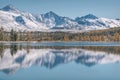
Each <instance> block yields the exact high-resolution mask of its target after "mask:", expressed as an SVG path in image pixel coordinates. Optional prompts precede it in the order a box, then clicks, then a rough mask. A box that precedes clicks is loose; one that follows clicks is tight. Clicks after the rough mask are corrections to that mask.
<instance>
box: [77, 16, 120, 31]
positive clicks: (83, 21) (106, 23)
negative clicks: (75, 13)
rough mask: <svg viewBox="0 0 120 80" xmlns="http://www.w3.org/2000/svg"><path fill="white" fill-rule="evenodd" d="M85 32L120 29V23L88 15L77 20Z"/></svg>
mask: <svg viewBox="0 0 120 80" xmlns="http://www.w3.org/2000/svg"><path fill="white" fill-rule="evenodd" d="M75 20H76V21H77V22H78V23H79V24H80V25H82V26H84V29H85V30H97V29H107V28H113V27H119V26H120V21H119V20H115V19H107V18H98V17H96V16H95V15H93V14H88V15H86V16H83V17H77V18H76V19H75Z"/></svg>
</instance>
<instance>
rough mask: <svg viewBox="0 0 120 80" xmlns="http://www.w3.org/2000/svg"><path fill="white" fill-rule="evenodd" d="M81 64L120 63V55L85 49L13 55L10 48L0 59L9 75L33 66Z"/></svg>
mask: <svg viewBox="0 0 120 80" xmlns="http://www.w3.org/2000/svg"><path fill="white" fill-rule="evenodd" d="M72 61H74V62H76V63H81V64H84V65H86V66H93V65H97V64H108V63H116V62H120V55H117V54H112V53H107V52H99V51H91V50H85V49H76V48H71V49H60V50H58V49H30V50H29V53H28V52H27V50H25V49H22V50H18V51H17V52H16V53H14V54H13V55H11V51H10V49H9V48H7V49H5V50H4V53H3V56H2V58H1V57H0V70H1V71H3V72H4V71H6V72H7V74H9V73H11V72H14V71H16V70H18V69H20V68H27V67H31V66H33V65H36V66H44V67H47V68H54V67H55V66H57V65H59V64H65V63H70V62H72Z"/></svg>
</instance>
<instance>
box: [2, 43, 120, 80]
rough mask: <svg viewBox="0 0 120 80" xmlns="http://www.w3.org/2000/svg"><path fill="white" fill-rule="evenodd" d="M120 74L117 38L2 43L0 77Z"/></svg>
mask: <svg viewBox="0 0 120 80" xmlns="http://www.w3.org/2000/svg"><path fill="white" fill-rule="evenodd" d="M87 44H88V45H87ZM119 75H120V46H119V43H117V42H116V43H113V42H112V43H102V42H101V43H93V42H92V43H88V42H72V43H68V42H67V43H65V42H52V43H49V42H43V43H19V44H18V43H11V44H9V43H5V44H2V43H1V44H0V80H120V76H119Z"/></svg>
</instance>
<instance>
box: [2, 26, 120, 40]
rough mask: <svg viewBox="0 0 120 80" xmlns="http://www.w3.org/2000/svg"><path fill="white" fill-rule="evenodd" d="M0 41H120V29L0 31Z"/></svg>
mask: <svg viewBox="0 0 120 80" xmlns="http://www.w3.org/2000/svg"><path fill="white" fill-rule="evenodd" d="M0 41H120V28H119V27H117V28H111V29H104V30H93V31H87V32H76V33H72V32H61V31H56V32H39V31H38V32H37V31H36V32H29V31H24V32H20V31H19V32H16V31H14V30H11V32H6V31H4V29H3V28H1V29H0Z"/></svg>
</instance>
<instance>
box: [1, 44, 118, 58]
mask: <svg viewBox="0 0 120 80" xmlns="http://www.w3.org/2000/svg"><path fill="white" fill-rule="evenodd" d="M7 49H10V53H11V56H13V55H15V54H16V53H17V51H18V50H23V49H24V50H26V51H27V53H28V54H29V52H30V49H56V50H62V49H84V50H91V51H96V52H97V51H102V52H106V53H109V54H117V55H120V47H119V46H30V45H29V43H28V44H27V45H21V44H11V45H4V44H3V43H2V44H0V58H2V57H3V56H4V52H5V50H7Z"/></svg>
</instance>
